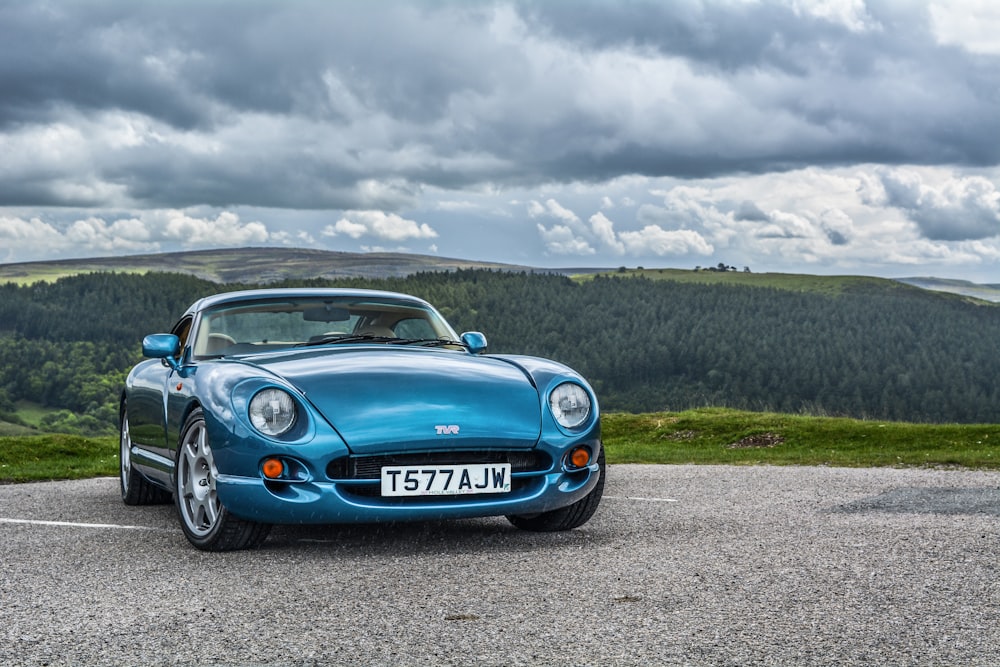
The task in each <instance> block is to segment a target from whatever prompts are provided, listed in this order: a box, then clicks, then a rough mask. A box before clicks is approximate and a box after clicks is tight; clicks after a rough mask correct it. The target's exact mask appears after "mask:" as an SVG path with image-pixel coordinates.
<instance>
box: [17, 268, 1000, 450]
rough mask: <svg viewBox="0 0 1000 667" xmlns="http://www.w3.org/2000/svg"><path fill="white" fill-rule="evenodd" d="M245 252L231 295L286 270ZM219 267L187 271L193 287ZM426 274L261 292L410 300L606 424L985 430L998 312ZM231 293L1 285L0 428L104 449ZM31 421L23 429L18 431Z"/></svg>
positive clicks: (633, 282)
mask: <svg viewBox="0 0 1000 667" xmlns="http://www.w3.org/2000/svg"><path fill="white" fill-rule="evenodd" d="M254 252H256V253H259V254H258V257H259V258H260V260H261V264H260V265H258V267H257V269H251V268H250V267H249V259H248V256H247V255H246V254H241V253H236V256H238V257H243V259H244V260H245V261H244V262H243V266H242V268H241V269H240V270H242V271H243V273H241V274H239V275H241V276H243V277H244V278H245V277H247V276H248V275H251V274H252V273H253V272H254V271H257V274H256V275H258V276H259V271H260V269H261V267H263V266H265V264H266V263H265V262H264V260H266V259H270V261H271V263H272V264H274V265H278V264H280V263H281V261H285V259H287V258H288V257H289V256H288V255H280V254H275V255H273V256H272V255H267V253H262V251H254ZM222 256H224V257H228V253H223V255H222ZM219 257H220V256H219V255H216V254H211V253H206V254H201V255H198V258H199V262H200V264H201V266H202V269H203V270H207V268H206V267H208V266H209V265H210V264H212V263H213V262H218V260H219ZM159 259H160V260H164V258H163V257H160V258H159ZM174 259H175V260H177V259H179V258H176V257H175V258H174ZM229 260H231V261H235V260H233V259H232V257H230V258H229ZM289 261H290V260H289ZM413 261H414V262H415V261H416V260H413ZM214 266H215V268H214V269H213V270H214V271H215V274H213V275H218V274H219V272H220V271H222V269H220V268H219V265H218V264H214ZM396 266H397V270H399V266H400V265H396ZM408 266H409V267H410V268H411V269H412V268H415V267H416V266H417V264H416V263H411V264H409V265H408ZM428 266H433V267H434V268H427V269H426V270H423V271H416V272H414V273H411V274H407V275H404V276H396V277H387V278H382V279H373V278H365V277H358V276H354V277H341V278H336V279H330V278H322V277H317V276H316V275H309V276H308V277H306V278H291V279H284V280H282V281H277V282H273V283H269V284H271V285H276V286H290V285H296V286H307V285H308V286H353V287H374V288H379V289H390V290H397V291H402V292H407V293H411V294H415V295H417V296H420V297H423V298H425V299H427V300H429V301H430V302H431V303H434V304H435V305H437V306H438V307H439V309H440V310H441V311H442V313H443V314H444V315H445V316H446V317H447V318H448V319H449V321H450V322H451V323H452V324H453V325H454V326H455V328H456V329H458V330H460V331H464V330H480V331H483V332H485V333H486V334H487V336H488V338H489V341H490V351H491V352H496V353H514V354H530V355H537V356H542V357H548V358H552V359H556V360H559V361H562V362H564V363H567V364H568V365H570V366H572V367H573V368H575V369H577V370H578V371H580V372H581V373H583V374H584V375H585V376H586V377H587V378H588V379H589V380H590V381H591V382H592V384H593V385H594V387H595V389H596V390H597V392H598V396H599V398H600V401H601V404H602V406H603V407H604V408H605V409H607V410H617V411H626V412H660V411H665V410H666V411H679V410H687V409H691V408H702V407H706V406H712V407H726V408H734V409H739V410H752V411H758V412H764V411H772V412H779V413H785V414H813V415H830V416H849V417H855V418H862V419H888V420H895V421H910V422H939V423H944V422H949V423H950V422H962V423H1000V383H997V381H996V378H997V377H1000V308H997V307H996V306H995V305H992V304H989V303H988V302H985V301H980V300H975V299H971V298H968V297H964V296H960V295H955V294H946V293H942V292H932V291H927V290H923V289H919V288H916V287H912V286H909V285H904V284H902V283H899V282H896V281H891V280H883V279H877V278H864V277H853V276H839V277H838V276H832V277H821V276H802V275H791V274H751V273H747V272H732V271H727V272H715V271H679V270H670V269H663V270H660V269H648V270H633V271H628V270H616V271H611V272H604V273H598V274H593V273H591V274H581V275H578V276H576V277H575V278H572V279H571V278H569V277H566V276H562V275H558V274H555V273H547V272H530V271H516V270H513V267H503V269H504V270H484V269H478V268H477V269H462V268H456V269H455V270H451V271H444V270H443V269H442V265H441V264H440V263H433V262H432V263H430V264H429V265H428ZM232 268H233V270H234V271H235V270H237V269H236V267H232ZM327 268H328V269H329V270H332V269H331V268H330V267H329V266H328V267H327ZM361 268H363V267H361ZM361 268H359V269H358V271H360V270H361ZM227 270H228V269H227ZM300 270H302V271H305V269H304V268H300ZM381 270H387V269H386V267H385V266H384V265H383V267H382V269H381ZM225 275H229V274H225ZM271 277H276V276H274V275H272V276H271ZM246 286H247V284H245V283H241V284H239V285H237V284H233V283H219V282H215V281H214V280H209V279H206V278H204V277H197V276H194V275H191V274H190V273H188V274H182V273H155V272H143V273H115V272H110V271H107V270H101V271H99V272H94V273H85V274H80V275H74V276H69V277H65V278H61V279H59V280H55V281H51V282H49V281H39V282H32V283H30V284H28V283H26V284H19V283H13V282H10V283H5V284H0V420H2V419H6V421H13V422H16V421H18V420H19V419H20V420H21V421H23V423H26V424H32V425H35V424H37V425H38V426H39V427H40V428H41V429H43V430H48V431H64V432H71V433H82V434H93V433H108V432H112V431H113V430H114V423H115V420H116V400H117V396H118V393H119V392H120V390H121V386H122V383H123V381H124V377H125V374H126V373H127V371H128V369H129V368H130V367H131V365H133V364H134V363H135V362H136V361H138V359H139V341H140V340H141V338H142V337H143V336H144V335H145V334H148V333H153V332H157V331H165V330H168V329H169V327H170V326H171V325H172V324H173V322H174V320H175V319H176V317H177V316H178V315H179V314H180V313H181V312H183V310H184V309H185V308H186V307H187V306H188V305H189V304H190V303H191V302H193V301H194V300H195V299H197V298H199V297H201V296H205V295H207V294H211V293H216V292H220V291H226V290H230V289H234V288H238V287H246ZM28 405H30V406H33V409H35V410H36V412H35V413H34V414H32V415H27V414H21V413H22V412H23V410H24V408H23V407H19V406H28ZM5 415H6V417H5ZM7 417H10V418H7Z"/></svg>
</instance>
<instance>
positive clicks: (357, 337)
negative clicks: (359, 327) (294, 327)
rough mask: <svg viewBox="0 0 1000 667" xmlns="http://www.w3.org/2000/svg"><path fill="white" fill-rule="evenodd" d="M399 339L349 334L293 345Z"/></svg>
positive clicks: (374, 341)
mask: <svg viewBox="0 0 1000 667" xmlns="http://www.w3.org/2000/svg"><path fill="white" fill-rule="evenodd" d="M396 340H399V339H398V338H392V337H390V336H373V335H371V334H351V335H347V336H342V335H337V336H323V337H322V338H317V339H316V340H309V341H306V342H304V343H296V344H295V347H309V346H311V345H334V344H339V343H388V342H392V341H396Z"/></svg>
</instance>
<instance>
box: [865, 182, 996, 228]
mask: <svg viewBox="0 0 1000 667" xmlns="http://www.w3.org/2000/svg"><path fill="white" fill-rule="evenodd" d="M877 173H878V176H879V178H880V181H881V186H882V187H881V190H880V191H879V190H877V189H874V188H870V187H869V194H868V196H869V201H878V202H880V203H884V204H885V205H888V206H893V207H897V208H899V209H901V210H903V211H904V212H905V213H906V216H907V217H908V218H909V219H910V220H912V221H913V222H914V223H916V224H917V225H918V227H919V228H920V230H921V232H922V233H923V234H924V235H925V236H927V238H929V239H934V240H946V241H961V240H967V239H982V238H989V237H993V236H997V235H1000V190H998V188H997V186H996V184H994V183H993V182H992V181H990V180H989V179H987V178H984V177H982V176H965V177H954V176H951V175H948V176H945V177H943V178H942V177H941V175H940V173H936V174H935V173H934V172H927V173H928V175H929V176H937V179H936V182H930V183H928V182H926V181H925V178H924V176H923V175H922V174H921V172H918V171H916V170H913V169H880V170H879V171H878V172H877ZM872 193H874V194H872Z"/></svg>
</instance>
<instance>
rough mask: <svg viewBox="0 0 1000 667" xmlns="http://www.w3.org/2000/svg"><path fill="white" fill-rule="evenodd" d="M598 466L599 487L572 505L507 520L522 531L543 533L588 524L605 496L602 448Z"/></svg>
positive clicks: (513, 515) (512, 516)
mask: <svg viewBox="0 0 1000 667" xmlns="http://www.w3.org/2000/svg"><path fill="white" fill-rule="evenodd" d="M597 464H598V466H600V471H599V472H598V475H600V477H598V478H597V486H595V487H594V488H593V490H592V491H591V492H590V493H588V494H587V495H585V496H584V497H583V498H581V499H580V500H578V501H576V502H575V503H573V504H572V505H567V506H566V507H560V508H559V509H557V510H552V511H550V512H542V513H541V514H531V515H518V514H512V515H508V516H507V520H508V521H510V522H511V523H512V524H514V526H516V527H518V528H520V529H522V530H531V531H535V532H543V533H551V532H555V531H561V530H572V529H574V528H578V527H580V526H582V525H583V524H585V523H587V522H588V521H589V520H590V517H592V516H594V512H596V511H597V506H598V505H599V504H600V503H601V496H603V495H604V470H605V467H606V466H605V463H604V448H603V447H601V453H600V455H599V456H598V457H597Z"/></svg>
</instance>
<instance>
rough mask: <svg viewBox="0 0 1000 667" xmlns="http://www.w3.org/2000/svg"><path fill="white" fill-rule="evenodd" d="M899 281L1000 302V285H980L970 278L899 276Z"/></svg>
mask: <svg viewBox="0 0 1000 667" xmlns="http://www.w3.org/2000/svg"><path fill="white" fill-rule="evenodd" d="M896 280H897V281H899V282H901V283H906V284H907V285H913V286H914V287H921V288H923V289H927V290H933V291H935V292H948V293H950V294H961V295H962V296H970V297H973V298H976V299H982V300H983V301H992V302H994V303H1000V285H980V284H977V283H973V282H969V281H968V280H953V279H947V278H897V279H896Z"/></svg>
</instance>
